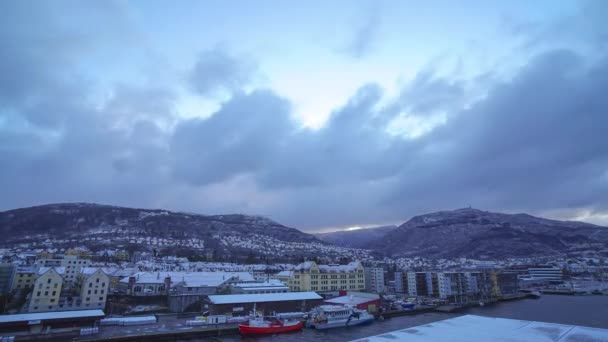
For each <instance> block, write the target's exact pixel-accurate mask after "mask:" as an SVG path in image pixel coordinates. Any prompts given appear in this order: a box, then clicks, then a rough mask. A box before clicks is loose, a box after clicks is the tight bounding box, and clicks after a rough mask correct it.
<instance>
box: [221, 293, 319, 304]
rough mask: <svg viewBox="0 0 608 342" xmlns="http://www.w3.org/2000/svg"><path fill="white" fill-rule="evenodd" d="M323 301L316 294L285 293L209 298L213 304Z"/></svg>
mask: <svg viewBox="0 0 608 342" xmlns="http://www.w3.org/2000/svg"><path fill="white" fill-rule="evenodd" d="M310 299H322V297H321V296H319V295H318V294H317V293H316V292H284V293H263V294H235V295H216V296H209V300H210V301H211V303H213V304H238V303H265V302H281V301H290V300H310Z"/></svg>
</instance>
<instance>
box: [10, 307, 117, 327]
mask: <svg viewBox="0 0 608 342" xmlns="http://www.w3.org/2000/svg"><path fill="white" fill-rule="evenodd" d="M103 316H105V314H104V313H103V311H102V310H77V311H57V312H40V313H29V314H16V315H0V324H2V323H16V322H24V321H37V320H47V319H65V318H85V317H103Z"/></svg>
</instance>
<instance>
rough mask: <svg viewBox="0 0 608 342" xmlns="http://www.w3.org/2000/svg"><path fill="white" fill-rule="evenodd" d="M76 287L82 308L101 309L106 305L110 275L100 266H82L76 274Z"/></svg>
mask: <svg viewBox="0 0 608 342" xmlns="http://www.w3.org/2000/svg"><path fill="white" fill-rule="evenodd" d="M76 284H77V288H78V289H79V290H80V307H81V308H82V309H89V308H90V309H103V308H104V307H105V306H106V299H107V296H108V289H109V288H110V277H109V275H108V274H106V273H105V272H104V270H103V269H101V268H94V267H84V268H82V269H81V272H80V273H79V274H78V279H77V282H76Z"/></svg>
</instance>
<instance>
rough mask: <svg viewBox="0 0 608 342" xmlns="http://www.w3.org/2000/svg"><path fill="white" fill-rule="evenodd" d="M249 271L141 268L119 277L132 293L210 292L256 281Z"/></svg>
mask: <svg viewBox="0 0 608 342" xmlns="http://www.w3.org/2000/svg"><path fill="white" fill-rule="evenodd" d="M254 281H255V279H254V278H253V275H251V273H249V272H220V271H218V272H138V273H135V274H134V275H132V276H130V277H126V278H123V279H121V280H120V282H119V290H121V291H122V292H124V293H126V294H129V295H132V296H159V295H167V294H168V293H169V291H171V294H174V295H176V294H178V295H179V294H183V295H210V294H216V293H217V292H218V290H220V289H224V288H229V286H230V285H231V284H234V283H243V282H254Z"/></svg>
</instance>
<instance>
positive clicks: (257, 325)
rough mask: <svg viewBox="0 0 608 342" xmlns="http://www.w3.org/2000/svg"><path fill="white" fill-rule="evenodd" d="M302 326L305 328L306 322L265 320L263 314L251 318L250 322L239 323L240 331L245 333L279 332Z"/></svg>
mask: <svg viewBox="0 0 608 342" xmlns="http://www.w3.org/2000/svg"><path fill="white" fill-rule="evenodd" d="M302 328H304V323H302V322H300V321H281V320H278V319H275V320H273V321H272V322H270V321H266V320H264V319H263V317H262V316H256V317H253V318H250V319H249V324H239V332H240V333H241V334H243V335H267V334H279V333H284V332H290V331H298V330H301V329H302Z"/></svg>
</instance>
